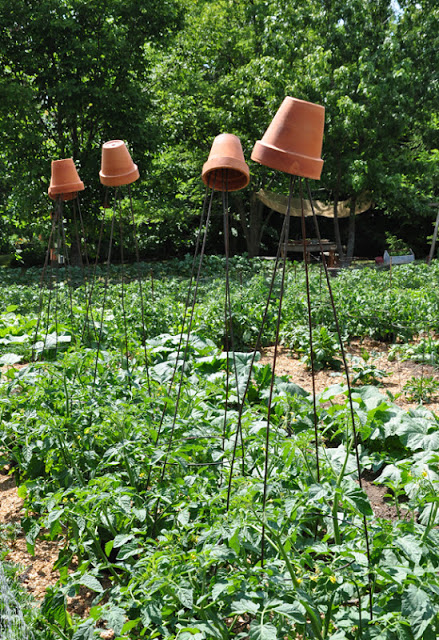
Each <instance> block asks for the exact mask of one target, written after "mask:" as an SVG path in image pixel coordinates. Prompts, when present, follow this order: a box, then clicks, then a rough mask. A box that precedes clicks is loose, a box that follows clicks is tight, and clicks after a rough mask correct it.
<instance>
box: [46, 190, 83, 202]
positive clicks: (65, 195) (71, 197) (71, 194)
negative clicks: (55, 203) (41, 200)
mask: <svg viewBox="0 0 439 640" xmlns="http://www.w3.org/2000/svg"><path fill="white" fill-rule="evenodd" d="M47 193H48V195H49V198H51V199H52V200H56V199H57V198H61V200H63V201H64V202H66V201H67V200H74V199H75V198H76V197H77V195H78V192H77V191H67V192H66V193H54V192H53V191H52V189H51V187H49V189H48V191H47Z"/></svg>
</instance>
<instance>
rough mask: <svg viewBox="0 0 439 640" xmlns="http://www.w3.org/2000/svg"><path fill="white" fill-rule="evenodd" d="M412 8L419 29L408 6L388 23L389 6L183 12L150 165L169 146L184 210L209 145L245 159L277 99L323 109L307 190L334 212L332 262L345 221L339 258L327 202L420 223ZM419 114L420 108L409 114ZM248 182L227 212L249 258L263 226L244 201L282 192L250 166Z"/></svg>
mask: <svg viewBox="0 0 439 640" xmlns="http://www.w3.org/2000/svg"><path fill="white" fill-rule="evenodd" d="M421 4H422V3H421ZM424 4H426V5H427V4H428V5H429V8H430V10H431V11H430V13H432V14H433V17H432V18H431V19H430V18H426V19H425V20H421V16H422V14H423V10H422V9H421V8H420V5H418V4H417V3H415V2H406V3H401V5H404V6H403V11H404V13H403V14H402V15H399V16H398V15H396V14H395V12H394V9H393V8H392V2H391V0H366V1H364V0H335V1H334V0H312V1H311V2H308V3H306V5H304V4H296V3H295V4H292V3H290V4H287V5H285V3H283V2H280V1H279V0H270V1H268V2H267V1H266V0H252V1H251V2H244V1H235V2H229V1H228V0H220V1H219V2H216V3H214V4H212V3H209V2H206V1H205V0H198V1H197V2H193V3H190V6H189V5H188V7H187V13H186V24H185V29H184V30H183V31H182V32H180V33H179V34H178V35H177V36H176V42H175V44H174V48H173V49H172V51H170V52H167V53H166V56H165V57H162V58H161V59H160V61H159V62H158V65H157V67H156V70H157V72H156V73H157V80H158V82H157V87H158V88H157V100H158V102H159V104H158V108H159V109H161V110H162V114H163V115H162V118H163V120H164V122H166V125H167V128H166V132H167V136H168V139H167V141H164V142H163V145H162V146H161V147H160V149H159V150H158V154H157V156H156V157H155V159H154V160H155V161H157V162H158V164H159V165H161V166H163V165H162V161H163V158H164V157H165V155H166V154H167V153H168V152H169V145H170V144H172V146H173V148H174V150H175V149H178V152H176V155H178V156H180V157H181V158H183V159H184V165H185V166H186V167H187V168H189V167H190V169H191V171H192V179H191V180H190V186H189V188H188V189H186V188H185V186H184V185H185V181H186V180H189V177H188V176H187V175H186V177H185V170H184V166H182V167H180V168H176V169H175V174H174V177H175V180H176V181H177V182H178V188H179V191H180V194H181V197H182V198H183V199H184V198H187V200H186V202H187V203H188V204H189V202H193V203H194V202H195V200H193V196H194V182H193V177H194V174H195V173H194V172H196V173H197V174H198V175H199V174H200V172H201V167H202V164H203V162H204V161H205V159H206V158H207V154H208V152H209V148H210V144H211V142H212V140H213V138H214V136H215V135H217V134H218V133H220V132H224V131H227V132H230V133H235V134H236V135H238V136H239V137H240V138H241V141H242V143H243V147H244V152H245V155H246V157H247V158H249V156H250V153H251V149H252V147H253V144H254V142H255V140H257V139H260V138H261V136H262V135H263V133H264V131H265V129H266V128H267V126H268V124H269V123H270V121H271V119H272V117H273V116H274V114H275V113H276V110H277V108H278V107H279V105H280V103H281V102H282V100H283V98H284V97H285V95H292V96H295V97H298V98H302V99H305V100H310V101H311V102H316V103H318V104H323V105H324V106H325V107H326V125H325V137H324V146H323V157H324V160H325V165H324V169H323V173H322V177H321V181H320V183H319V184H318V185H314V186H318V188H319V189H320V194H319V197H320V198H321V197H322V193H323V194H326V198H327V199H328V201H332V202H334V232H335V236H336V239H337V243H338V245H339V252H340V255H341V257H342V259H343V260H344V261H346V262H349V260H350V259H351V258H352V256H353V253H354V230H355V216H354V215H352V216H351V217H350V220H349V227H350V233H349V234H348V237H347V251H346V252H345V250H344V247H343V244H344V239H343V237H342V233H341V230H340V225H339V222H338V219H337V208H338V202H339V201H341V200H346V199H349V200H351V203H352V211H353V212H354V210H355V204H356V203H357V202H358V201H359V199H361V198H362V197H364V194H366V197H367V198H368V200H372V201H374V202H376V203H377V205H378V206H380V207H381V208H382V209H384V210H386V211H388V212H392V214H393V215H395V214H398V207H397V206H396V204H397V203H398V202H401V200H404V201H405V203H406V207H405V208H406V211H408V212H409V213H410V212H412V213H413V212H414V211H419V210H422V211H425V206H424V203H423V200H425V194H426V193H427V191H428V188H430V187H431V175H432V173H431V172H432V162H431V160H432V158H433V156H431V155H430V156H428V158H427V157H426V153H425V152H426V149H425V141H424V139H423V136H424V133H422V132H425V130H426V126H427V121H426V119H425V116H426V114H427V113H428V109H427V108H426V101H425V100H424V99H422V98H421V99H420V102H419V98H420V97H419V95H418V93H419V92H420V91H422V86H423V85H424V86H425V84H426V80H427V76H428V73H429V71H428V69H430V68H431V64H429V62H428V55H429V47H427V48H426V47H425V42H429V41H430V38H432V42H435V41H436V39H437V37H436V36H435V35H434V37H433V25H434V22H435V19H434V16H435V12H434V11H433V4H434V3H433V2H432V1H430V2H426V3H424ZM410 16H411V17H410ZM409 23H410V25H411V26H410V27H407V25H408V24H409ZM419 42H424V46H423V47H421V48H422V51H421V52H420V51H418V50H417V49H416V46H415V43H419ZM417 46H418V49H419V47H420V45H419V44H418V45H417ZM421 54H422V55H421ZM435 55H436V54H435ZM435 55H433V56H432V59H435ZM421 61H422V62H421ZM418 62H421V64H422V67H423V68H422V69H418ZM436 74H437V72H436ZM432 93H433V94H434V95H436V92H435V91H433V92H432ZM420 103H421V104H422V105H425V106H421V108H419V104H420ZM430 103H431V100H430ZM430 120H431V118H430ZM430 128H431V126H430ZM420 141H422V144H421V145H419V143H420ZM171 155H172V154H171ZM168 157H169V156H168ZM428 159H429V161H427V160H428ZM153 164H154V163H153ZM169 173H170V178H171V180H170V183H169V184H170V185H172V188H174V186H175V183H174V182H173V181H172V171H170V172H169ZM251 173H252V182H251V186H250V188H249V189H248V190H245V191H243V192H239V193H237V194H234V195H233V196H232V197H231V202H232V208H233V209H234V210H236V211H238V212H239V220H240V222H241V228H242V230H243V233H244V236H245V239H246V242H247V249H248V252H249V254H250V255H254V254H256V253H257V251H258V250H259V244H260V238H261V231H262V228H263V225H264V223H265V222H266V220H265V219H264V218H263V217H262V216H261V211H260V202H259V201H258V199H257V198H256V197H255V194H256V193H257V191H258V190H259V188H261V187H264V188H268V187H269V186H270V187H271V188H272V189H282V190H285V189H286V180H285V177H284V176H282V175H279V174H278V173H276V172H272V171H270V170H268V169H266V168H265V167H260V166H256V165H251ZM177 176H178V178H177ZM420 192H422V194H423V197H421V194H420ZM408 196H409V197H408ZM233 201H235V202H233ZM197 206H198V202H197ZM197 206H194V207H192V209H193V210H194V209H196V208H197Z"/></svg>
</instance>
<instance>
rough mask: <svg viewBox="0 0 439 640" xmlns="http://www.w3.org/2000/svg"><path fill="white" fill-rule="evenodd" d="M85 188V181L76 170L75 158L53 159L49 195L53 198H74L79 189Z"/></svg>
mask: <svg viewBox="0 0 439 640" xmlns="http://www.w3.org/2000/svg"><path fill="white" fill-rule="evenodd" d="M83 190H84V183H83V182H82V180H80V178H79V175H78V172H77V171H76V167H75V163H74V162H73V158H64V159H63V160H52V171H51V177H50V185H49V190H48V193H49V196H50V197H51V198H52V200H56V198H58V197H59V198H61V199H62V200H73V198H76V196H77V193H78V191H83Z"/></svg>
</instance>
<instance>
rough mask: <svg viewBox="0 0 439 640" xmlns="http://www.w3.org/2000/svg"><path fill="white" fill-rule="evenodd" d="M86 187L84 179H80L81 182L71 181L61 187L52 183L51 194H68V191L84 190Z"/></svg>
mask: <svg viewBox="0 0 439 640" xmlns="http://www.w3.org/2000/svg"><path fill="white" fill-rule="evenodd" d="M84 188H85V187H84V183H83V182H82V180H80V181H79V182H70V183H69V184H63V185H61V186H59V187H54V186H52V185H50V186H49V196H50V194H51V193H53V195H61V194H67V193H74V192H76V191H83V190H84Z"/></svg>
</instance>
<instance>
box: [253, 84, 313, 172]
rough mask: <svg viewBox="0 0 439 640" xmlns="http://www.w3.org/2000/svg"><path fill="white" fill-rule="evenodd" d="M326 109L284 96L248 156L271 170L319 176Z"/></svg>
mask: <svg viewBox="0 0 439 640" xmlns="http://www.w3.org/2000/svg"><path fill="white" fill-rule="evenodd" d="M324 125H325V108H324V107H322V106H321V105H319V104H313V103H312V102H305V100H298V99H297V98H290V97H289V96H287V97H286V98H285V100H284V101H283V102H282V104H281V106H280V107H279V110H278V112H277V113H276V115H275V116H274V118H273V120H272V121H271V124H270V126H269V127H268V129H267V131H266V132H265V134H264V136H263V138H262V140H258V141H257V142H256V144H255V146H254V147H253V151H252V155H251V158H252V160H255V161H256V162H259V163H260V164H263V165H265V166H267V167H270V168H271V169H277V170H278V171H284V172H285V173H291V174H292V175H296V176H300V177H302V178H312V179H314V180H319V179H320V174H321V172H322V167H323V160H322V159H321V157H320V156H321V154H322V143H323V129H324Z"/></svg>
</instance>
